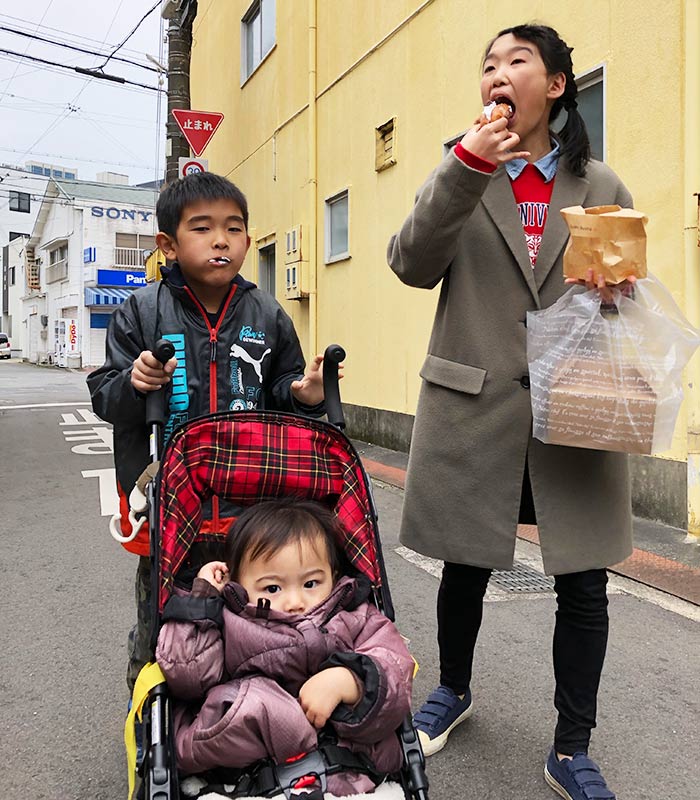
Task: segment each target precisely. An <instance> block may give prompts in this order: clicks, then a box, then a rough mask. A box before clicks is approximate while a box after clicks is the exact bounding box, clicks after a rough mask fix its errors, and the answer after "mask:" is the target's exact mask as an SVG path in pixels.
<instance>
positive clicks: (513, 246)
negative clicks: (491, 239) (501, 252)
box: [482, 167, 540, 308]
mask: <svg viewBox="0 0 700 800" xmlns="http://www.w3.org/2000/svg"><path fill="white" fill-rule="evenodd" d="M482 202H483V204H484V207H485V208H486V211H487V212H488V214H489V216H490V217H491V219H492V220H493V222H494V224H495V225H496V227H497V228H498V230H499V231H500V233H501V236H503V238H504V239H505V241H506V244H507V245H508V247H509V248H510V250H511V252H512V253H513V258H514V259H515V260H516V262H517V264H518V267H520V271H521V272H522V274H523V277H524V278H525V282H526V283H527V285H528V288H529V289H530V291H531V292H532V296H533V298H534V300H535V302H536V303H537V307H538V308H539V305H540V304H539V297H538V296H537V286H536V284H535V276H534V275H533V273H532V266H531V264H530V256H529V254H528V252H527V244H526V242H525V234H524V233H523V225H522V223H521V221H520V217H519V215H518V209H517V207H516V205H515V198H514V197H513V189H512V188H511V185H510V178H509V177H508V173H507V172H506V171H505V168H504V167H500V169H498V170H497V171H496V172H494V174H493V177H492V178H491V182H490V183H489V186H488V189H487V190H486V191H485V192H484V195H483V198H482Z"/></svg>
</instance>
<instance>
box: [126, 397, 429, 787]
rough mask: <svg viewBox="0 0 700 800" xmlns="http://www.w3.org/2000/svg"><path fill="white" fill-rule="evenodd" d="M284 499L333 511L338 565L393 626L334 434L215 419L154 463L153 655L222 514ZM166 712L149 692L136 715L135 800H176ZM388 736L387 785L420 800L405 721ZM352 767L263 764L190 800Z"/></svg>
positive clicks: (187, 430) (354, 463) (268, 417)
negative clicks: (139, 729)
mask: <svg viewBox="0 0 700 800" xmlns="http://www.w3.org/2000/svg"><path fill="white" fill-rule="evenodd" d="M289 496H294V497H300V498H304V499H309V500H316V501H319V502H323V503H325V504H327V505H330V506H331V507H333V508H334V510H335V513H336V515H337V517H338V520H339V521H340V523H341V525H342V528H343V530H344V533H345V538H344V542H343V548H344V550H345V554H346V556H347V558H348V559H349V561H350V562H351V564H352V565H353V566H354V567H355V569H357V570H358V572H360V573H362V574H363V575H364V576H366V578H367V579H368V580H369V581H370V583H371V586H372V596H373V600H374V602H375V604H376V605H377V607H378V608H379V610H380V611H382V612H383V613H384V614H385V615H386V616H387V617H389V618H390V619H393V616H394V614H393V607H392V604H391V597H390V593H389V588H388V585H387V579H386V572H385V568H384V561H383V557H382V552H381V543H380V539H379V531H378V527H377V516H376V511H375V508H374V502H373V499H372V495H371V486H370V483H369V479H368V477H367V475H366V473H365V470H364V467H363V466H362V463H361V461H360V458H359V456H358V455H357V452H356V451H355V448H354V447H353V445H352V443H351V442H350V441H349V440H348V439H347V437H346V436H345V435H344V434H343V433H342V431H341V430H339V429H338V428H336V427H334V426H332V425H329V424H327V423H325V422H321V421H319V420H313V419H309V418H307V417H300V416H295V415H291V414H281V413H273V412H257V411H253V412H224V413H218V414H213V415H211V416H207V417H201V418H199V419H195V420H192V421H191V422H189V423H187V424H185V425H183V426H181V427H180V428H178V429H177V430H176V431H175V432H174V433H173V435H172V436H171V438H170V440H169V441H168V444H167V445H166V447H165V450H164V452H163V456H162V458H161V462H160V471H159V475H158V476H157V478H156V484H155V487H154V497H155V498H156V499H155V502H154V503H153V505H154V506H155V508H153V509H151V513H150V518H151V520H152V522H151V524H150V528H151V559H152V590H153V591H152V596H153V601H152V602H153V606H154V608H153V612H154V613H153V617H154V620H155V624H154V631H153V636H152V645H153V648H155V641H156V639H157V634H158V630H159V628H160V615H161V614H162V612H163V609H164V607H165V604H166V602H167V601H168V598H169V597H170V596H171V594H172V592H173V589H174V586H175V583H176V582H178V580H179V576H180V575H181V574H182V573H183V571H184V570H183V568H184V567H187V566H188V564H189V561H190V560H191V556H192V554H193V552H196V551H197V548H204V549H207V550H208V558H210V557H211V554H212V553H213V552H216V550H215V548H216V547H217V546H218V545H220V544H222V542H223V539H224V537H225V534H226V531H227V529H228V528H229V527H230V524H231V522H232V521H233V520H232V518H230V517H227V516H226V513H225V509H226V508H227V507H231V506H233V507H235V508H240V507H245V506H249V505H253V504H255V503H258V502H261V501H263V500H265V499H270V498H277V497H289ZM205 507H207V509H208V510H210V511H211V516H212V524H211V525H206V526H204V527H203V526H202V522H203V520H204V517H205V514H204V508H205ZM209 507H210V508H209ZM156 599H157V601H156ZM169 703H170V700H169V697H168V693H167V687H166V686H165V685H163V684H161V685H158V686H156V687H155V688H154V689H152V690H151V693H150V695H149V699H148V701H147V702H146V704H145V706H144V709H145V713H144V716H143V719H144V751H145V758H144V761H143V763H142V764H141V766H140V768H139V773H140V775H141V777H142V787H141V793H142V795H143V797H145V798H158V800H175V798H178V797H180V796H181V794H180V784H179V777H178V771H177V767H176V764H175V758H174V750H173V731H172V715H171V713H170V708H169ZM397 735H399V738H400V741H401V744H402V748H403V752H404V764H403V767H402V769H401V772H400V774H397V775H396V776H392V779H394V780H396V781H397V782H398V784H400V786H401V787H402V788H403V794H404V796H405V797H409V798H410V797H416V798H420V800H427V780H426V778H425V772H424V761H423V756H422V752H421V750H420V745H419V744H418V740H417V737H416V735H415V731H414V729H413V726H412V724H411V721H410V718H407V720H406V721H405V722H404V724H403V726H402V728H401V729H400V730H399V731H397ZM322 755H324V756H325V757H327V758H326V760H327V761H329V760H332V759H333V758H335V759H336V760H339V761H342V754H341V755H338V753H336V752H335V751H334V750H333V749H332V747H329V748H328V749H327V750H323V751H322ZM322 761H323V759H321V762H322ZM357 766H358V765H357V764H348V763H345V764H342V763H338V764H335V765H334V764H329V763H326V764H325V767H324V765H323V763H319V756H318V754H315V755H313V757H312V758H311V759H310V760H309V759H307V760H304V759H302V760H301V761H300V762H298V763H297V764H295V765H273V764H265V765H257V766H256V768H255V769H253V770H246V771H234V772H235V773H236V774H234V775H231V774H227V775H225V776H222V775H221V774H216V775H214V776H212V779H211V788H208V787H202V788H201V790H200V791H199V794H198V795H197V796H200V797H201V796H204V795H205V794H206V792H207V791H212V790H213V789H214V788H215V790H216V791H217V793H221V794H225V795H226V794H227V795H228V796H230V797H251V796H272V795H273V794H275V795H277V794H284V795H285V796H286V797H289V791H290V788H291V787H292V786H294V784H295V783H298V782H299V779H303V777H304V776H305V775H308V774H317V772H318V771H319V769H323V768H325V769H328V770H332V769H340V768H344V769H353V770H354V769H355V768H356V767H357ZM229 772H230V771H229ZM243 772H245V774H243ZM323 785H325V779H324V780H323ZM224 787H225V788H224Z"/></svg>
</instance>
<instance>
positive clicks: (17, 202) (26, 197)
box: [9, 189, 32, 214]
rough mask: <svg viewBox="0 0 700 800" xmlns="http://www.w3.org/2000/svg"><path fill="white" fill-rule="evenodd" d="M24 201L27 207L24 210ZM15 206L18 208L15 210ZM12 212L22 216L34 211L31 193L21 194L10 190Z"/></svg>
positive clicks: (15, 190)
mask: <svg viewBox="0 0 700 800" xmlns="http://www.w3.org/2000/svg"><path fill="white" fill-rule="evenodd" d="M23 201H26V204H27V207H26V208H23V207H22V206H23V205H24V203H23ZM15 206H17V207H16V208H15ZM9 208H10V211H16V212H17V213H20V214H30V213H31V211H32V196H31V194H30V193H29V192H20V191H18V190H17V189H10V205H9Z"/></svg>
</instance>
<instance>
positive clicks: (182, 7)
mask: <svg viewBox="0 0 700 800" xmlns="http://www.w3.org/2000/svg"><path fill="white" fill-rule="evenodd" d="M196 14H197V3H196V0H181V1H180V3H179V4H178V6H177V11H176V12H175V13H174V15H173V16H172V17H170V18H169V20H168V119H167V122H166V124H165V130H166V150H165V152H166V167H165V182H166V183H171V182H172V181H176V180H177V179H178V178H179V177H180V173H179V170H178V159H179V158H180V156H184V157H185V158H187V157H189V155H190V146H189V145H188V144H187V141H186V139H185V137H184V136H183V135H182V131H181V130H180V128H179V126H178V124H177V122H176V121H175V118H174V117H173V115H172V110H173V109H174V108H184V109H189V107H190V55H191V53H192V23H193V21H194V18H195V16H196Z"/></svg>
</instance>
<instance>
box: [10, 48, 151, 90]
mask: <svg viewBox="0 0 700 800" xmlns="http://www.w3.org/2000/svg"><path fill="white" fill-rule="evenodd" d="M0 53H4V54H6V55H10V56H15V57H16V58H20V59H25V58H26V59H27V60H29V61H35V62H37V63H39V64H48V65H50V66H52V67H61V68H62V69H69V70H73V72H79V73H80V74H81V75H89V76H90V77H93V78H103V79H105V80H107V81H110V82H114V83H119V84H128V85H129V86H139V87H141V88H142V89H150V90H151V91H153V92H164V91H165V90H164V89H161V88H160V87H159V86H148V85H147V84H145V83H138V82H137V81H130V80H127V79H126V78H122V77H120V76H118V75H108V74H107V73H101V72H100V71H99V70H101V69H102V67H94V68H93V69H86V68H84V67H71V66H70V65H68V64H60V63H58V62H57V61H49V60H47V59H45V58H37V56H30V55H27V54H26V53H18V52H17V51H15V50H6V49H4V48H0ZM108 60H109V59H108ZM106 63H107V62H106V61H105V64H106ZM102 66H104V65H102Z"/></svg>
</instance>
